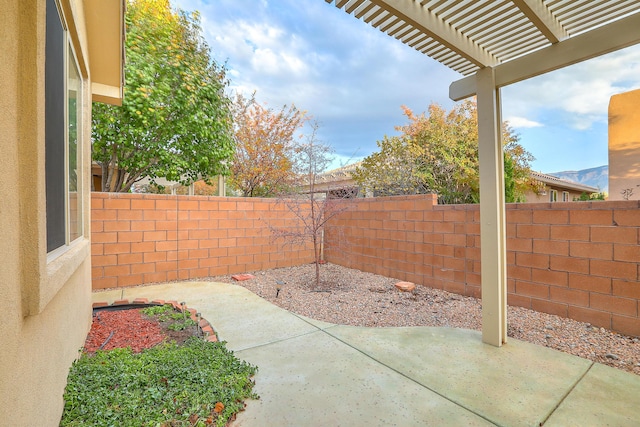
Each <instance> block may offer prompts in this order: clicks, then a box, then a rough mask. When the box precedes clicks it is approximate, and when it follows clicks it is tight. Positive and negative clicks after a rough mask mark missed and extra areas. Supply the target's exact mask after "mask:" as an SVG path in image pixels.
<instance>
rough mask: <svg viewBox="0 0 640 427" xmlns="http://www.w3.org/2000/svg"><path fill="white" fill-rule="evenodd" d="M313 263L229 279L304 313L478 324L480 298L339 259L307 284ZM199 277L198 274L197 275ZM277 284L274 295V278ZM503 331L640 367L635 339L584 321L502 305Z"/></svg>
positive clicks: (374, 322)
mask: <svg viewBox="0 0 640 427" xmlns="http://www.w3.org/2000/svg"><path fill="white" fill-rule="evenodd" d="M314 268H315V266H314V265H313V264H307V265H303V266H299V267H290V268H280V269H273V270H265V271H257V272H250V273H251V274H253V275H254V276H255V278H254V279H251V280H246V281H241V282H235V281H234V280H232V279H231V277H229V276H220V277H214V278H211V280H213V281H217V282H226V283H235V284H237V285H241V286H243V287H245V288H247V289H249V290H250V291H252V292H253V293H255V294H257V295H259V296H260V297H262V298H264V299H266V300H268V301H270V302H272V303H273V304H275V305H277V306H279V307H282V308H284V309H286V310H289V311H292V312H294V313H297V314H301V315H303V316H307V317H310V318H313V319H317V320H322V321H325V322H331V323H336V324H340V325H352V326H369V327H384V326H446V327H452V328H466V329H475V330H481V313H480V312H481V304H480V300H478V299H476V298H472V297H464V296H461V295H457V294H452V293H449V292H446V291H442V290H438V289H431V288H427V287H424V286H418V287H417V288H416V290H415V291H414V292H412V293H407V292H400V291H398V290H397V289H396V288H395V287H394V284H395V283H397V282H398V281H399V280H396V279H392V278H389V277H384V276H379V275H376V274H372V273H365V272H362V271H359V270H353V269H349V268H345V267H341V266H338V265H335V264H325V265H322V266H321V273H320V274H321V280H322V283H321V285H320V286H319V287H318V288H316V289H313V287H312V285H313V283H314V281H315V272H314ZM200 280H202V279H200ZM276 281H281V282H283V284H282V285H281V290H280V292H279V295H278V296H276V292H277V283H276ZM508 323H509V326H508V336H509V337H513V338H516V339H519V340H522V341H527V342H530V343H533V344H538V345H542V346H545V347H550V348H553V349H556V350H560V351H563V352H565V353H569V354H573V355H576V356H580V357H584V358H586V359H589V360H593V361H595V362H599V363H603V364H605V365H609V366H613V367H614V368H618V369H622V370H625V371H628V372H633V373H635V374H637V375H640V339H638V338H634V337H628V336H625V335H620V334H617V333H613V332H611V331H608V330H606V329H604V328H596V327H593V326H592V325H590V324H589V323H582V322H577V321H575V320H571V319H565V318H562V317H558V316H554V315H551V314H545V313H538V312H536V311H532V310H528V309H525V308H520V307H509V308H508Z"/></svg>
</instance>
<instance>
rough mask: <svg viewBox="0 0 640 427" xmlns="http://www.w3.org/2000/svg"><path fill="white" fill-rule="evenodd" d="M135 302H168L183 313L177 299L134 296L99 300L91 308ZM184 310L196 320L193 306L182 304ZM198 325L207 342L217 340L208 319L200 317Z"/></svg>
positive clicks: (162, 303)
mask: <svg viewBox="0 0 640 427" xmlns="http://www.w3.org/2000/svg"><path fill="white" fill-rule="evenodd" d="M136 304H140V305H145V304H156V305H165V304H170V305H171V306H172V307H173V308H174V309H175V310H178V311H179V312H180V313H183V307H182V305H180V303H178V301H175V300H171V301H165V300H163V299H154V300H153V301H151V302H149V300H148V299H147V298H136V299H134V300H133V301H132V302H130V301H129V300H128V299H120V300H116V301H114V302H113V303H111V304H109V303H108V302H106V301H100V302H94V303H93V305H92V309H93V308H102V307H117V306H120V305H136ZM184 310H185V311H188V312H189V315H190V317H191V320H193V321H194V322H198V317H197V316H196V313H197V312H198V311H197V310H196V309H195V308H187V306H186V305H185V306H184ZM198 326H199V328H200V330H201V331H202V333H203V334H204V335H205V339H206V340H207V341H209V342H217V341H218V333H217V332H216V331H215V329H213V326H211V323H209V321H208V320H207V319H205V318H203V317H200V322H199V323H198Z"/></svg>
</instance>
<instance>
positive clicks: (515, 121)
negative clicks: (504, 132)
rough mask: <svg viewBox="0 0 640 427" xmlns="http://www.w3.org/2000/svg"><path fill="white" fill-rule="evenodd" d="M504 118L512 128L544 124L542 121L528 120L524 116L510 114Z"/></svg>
mask: <svg viewBox="0 0 640 427" xmlns="http://www.w3.org/2000/svg"><path fill="white" fill-rule="evenodd" d="M505 120H506V121H507V122H509V125H510V126H511V127H512V128H514V129H522V128H537V127H542V126H544V125H543V124H542V123H539V122H536V121H533V120H529V119H527V118H525V117H517V116H511V117H507V118H506V119H505Z"/></svg>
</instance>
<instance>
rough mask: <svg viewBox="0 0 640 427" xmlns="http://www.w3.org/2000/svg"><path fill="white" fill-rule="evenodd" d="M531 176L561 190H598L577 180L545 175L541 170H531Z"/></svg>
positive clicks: (592, 191) (590, 191)
mask: <svg viewBox="0 0 640 427" xmlns="http://www.w3.org/2000/svg"><path fill="white" fill-rule="evenodd" d="M530 176H531V178H532V179H535V180H536V181H540V182H542V183H543V184H547V185H548V186H552V187H557V188H560V189H563V190H573V191H578V192H584V193H598V192H600V190H599V189H598V188H596V187H592V186H590V185H585V184H580V183H579V182H575V181H569V180H567V179H562V178H558V177H556V176H553V175H547V174H545V173H542V172H534V171H531V175H530Z"/></svg>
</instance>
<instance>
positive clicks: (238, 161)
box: [229, 95, 308, 197]
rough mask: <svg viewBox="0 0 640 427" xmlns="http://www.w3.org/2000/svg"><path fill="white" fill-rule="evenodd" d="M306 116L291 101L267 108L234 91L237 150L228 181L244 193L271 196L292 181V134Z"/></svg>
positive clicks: (306, 118)
mask: <svg viewBox="0 0 640 427" xmlns="http://www.w3.org/2000/svg"><path fill="white" fill-rule="evenodd" d="M307 120H308V117H307V116H306V114H305V112H304V111H300V110H298V109H297V108H296V107H295V106H294V105H293V104H292V105H291V106H289V107H287V106H286V105H285V106H283V107H282V108H281V109H280V110H273V109H270V108H267V107H266V106H265V105H261V104H259V103H258V102H257V101H256V100H255V98H253V97H251V98H249V99H247V98H244V97H243V96H242V95H237V96H236V99H235V105H234V126H235V133H234V135H235V141H236V152H235V157H234V160H233V165H232V167H231V178H230V180H229V184H230V186H231V187H232V188H235V189H237V190H238V191H239V192H240V193H242V195H243V196H247V197H271V196H275V195H278V194H279V193H281V192H283V191H285V190H286V189H287V187H288V186H289V185H291V184H292V183H293V180H294V177H295V173H294V169H295V168H294V161H295V160H294V157H295V155H294V145H295V141H296V140H297V138H298V137H297V136H296V135H295V133H296V131H298V130H299V129H300V128H302V126H304V124H305V122H306V121H307Z"/></svg>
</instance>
